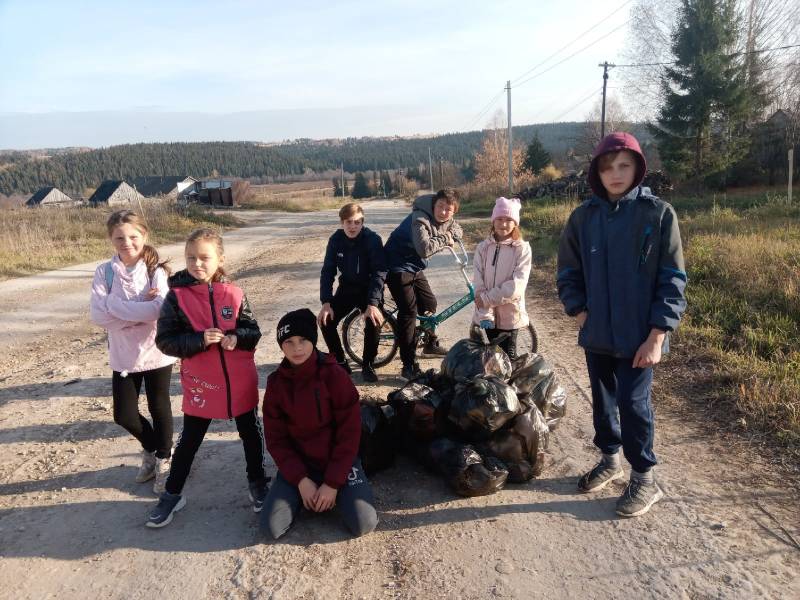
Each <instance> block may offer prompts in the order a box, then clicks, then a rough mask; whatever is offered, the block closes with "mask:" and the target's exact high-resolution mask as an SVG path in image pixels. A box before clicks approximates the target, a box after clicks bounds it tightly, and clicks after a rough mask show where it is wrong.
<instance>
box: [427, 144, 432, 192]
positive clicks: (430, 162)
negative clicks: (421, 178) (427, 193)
mask: <svg viewBox="0 0 800 600" xmlns="http://www.w3.org/2000/svg"><path fill="white" fill-rule="evenodd" d="M428 173H429V174H430V176H431V193H433V159H431V147H430V146H428Z"/></svg>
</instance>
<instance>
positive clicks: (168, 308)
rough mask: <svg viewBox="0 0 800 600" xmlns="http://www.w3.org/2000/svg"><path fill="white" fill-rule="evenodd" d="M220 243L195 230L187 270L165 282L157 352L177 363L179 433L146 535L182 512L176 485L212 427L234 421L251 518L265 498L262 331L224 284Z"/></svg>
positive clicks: (236, 290)
mask: <svg viewBox="0 0 800 600" xmlns="http://www.w3.org/2000/svg"><path fill="white" fill-rule="evenodd" d="M224 260H225V254H224V249H223V246H222V238H221V237H220V235H219V234H218V233H217V232H215V231H213V230H211V229H198V230H197V231H194V232H193V233H192V234H191V235H190V236H189V239H188V240H187V241H186V270H184V271H179V272H178V273H176V274H175V275H174V276H173V277H170V279H169V287H170V291H169V293H168V294H167V297H166V299H165V300H164V305H163V306H162V308H161V316H159V318H158V329H157V333H156V345H157V346H158V349H159V350H161V351H162V352H163V353H164V354H167V355H169V356H177V357H179V358H181V386H182V387H183V413H184V417H183V431H182V432H181V435H180V437H179V438H178V444H177V446H176V447H175V452H174V454H173V457H172V466H171V468H170V472H169V477H168V478H167V482H166V486H165V487H166V491H164V493H163V494H161V496H160V497H159V501H158V505H157V506H156V507H155V508H154V509H153V511H152V512H151V513H150V517H149V519H148V521H147V526H148V527H164V526H165V525H169V523H170V521H172V516H173V514H174V513H175V512H177V511H179V510H180V509H181V508H183V507H184V506H185V505H186V498H185V497H184V496H183V495H182V493H181V492H182V491H183V484H184V483H185V482H186V478H187V477H188V475H189V469H190V468H191V466H192V461H193V460H194V455H195V454H196V453H197V450H198V449H199V448H200V444H201V442H202V441H203V437H205V434H206V431H208V426H209V425H210V424H211V420H212V419H235V420H236V429H237V430H238V431H239V437H240V438H241V439H242V444H243V445H244V456H245V460H246V462H247V479H248V482H249V487H250V500H251V501H252V502H253V510H254V511H255V512H259V511H260V510H261V507H262V505H263V502H264V497H265V496H266V491H267V477H266V474H265V472H264V436H263V433H262V429H261V423H260V421H259V419H258V414H257V405H258V374H257V373H256V364H255V360H254V358H253V355H254V351H255V348H256V344H257V343H258V340H259V339H260V338H261V331H260V330H259V328H258V323H257V322H256V320H255V317H254V316H253V313H252V311H251V310H250V305H249V303H248V302H247V298H246V297H245V295H244V292H242V290H241V289H240V288H238V287H236V286H235V285H233V284H232V283H230V282H229V281H228V280H227V279H226V277H225V271H224V270H223V269H222V263H223V262H224Z"/></svg>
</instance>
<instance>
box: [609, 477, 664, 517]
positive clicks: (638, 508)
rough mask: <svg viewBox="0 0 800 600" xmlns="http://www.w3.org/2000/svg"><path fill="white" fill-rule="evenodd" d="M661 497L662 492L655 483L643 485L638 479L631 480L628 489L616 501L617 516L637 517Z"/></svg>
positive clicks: (662, 495)
mask: <svg viewBox="0 0 800 600" xmlns="http://www.w3.org/2000/svg"><path fill="white" fill-rule="evenodd" d="M663 497H664V492H663V491H661V488H660V487H658V484H657V483H656V482H655V481H653V482H652V483H645V482H643V481H639V480H638V479H631V480H630V482H629V483H628V487H626V488H625V491H624V492H622V496H620V497H619V500H617V514H618V515H619V516H620V517H639V516H641V515H643V514H644V513H646V512H647V511H648V510H650V507H651V506H653V504H655V503H656V502H658V501H659V500H661V499H662V498H663Z"/></svg>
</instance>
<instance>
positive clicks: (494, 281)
mask: <svg viewBox="0 0 800 600" xmlns="http://www.w3.org/2000/svg"><path fill="white" fill-rule="evenodd" d="M498 254H500V244H495V247H494V258H493V259H492V266H493V267H494V272H493V273H492V287H493V288H495V287H497V255H498Z"/></svg>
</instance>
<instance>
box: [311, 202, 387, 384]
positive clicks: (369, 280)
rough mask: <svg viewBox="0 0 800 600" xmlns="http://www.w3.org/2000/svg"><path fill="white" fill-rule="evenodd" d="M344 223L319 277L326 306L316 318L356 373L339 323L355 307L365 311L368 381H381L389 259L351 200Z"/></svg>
mask: <svg viewBox="0 0 800 600" xmlns="http://www.w3.org/2000/svg"><path fill="white" fill-rule="evenodd" d="M339 220H340V221H341V222H342V228H341V229H337V230H336V232H335V233H334V234H333V235H332V236H331V237H330V239H329V240H328V248H327V250H326V251H325V261H324V262H323V264H322V272H321V273H320V276H319V299H320V302H322V309H321V310H320V311H319V315H317V322H318V323H319V326H320V329H322V337H323V338H325V343H326V344H327V345H328V350H329V351H330V353H331V354H333V355H334V356H335V357H336V362H338V363H339V364H340V365H341V366H342V367H343V368H344V369H345V371H347V372H348V373H350V372H351V370H350V366H349V365H348V364H347V359H346V358H345V356H344V349H343V348H342V341H341V340H340V339H339V332H338V331H337V327H338V326H339V323H340V322H341V320H342V319H344V318H345V317H346V316H347V315H348V314H349V313H350V311H352V310H353V309H354V308H358V309H359V310H361V312H362V313H363V315H364V321H365V325H364V351H363V352H364V353H363V354H362V359H363V363H364V366H363V368H362V371H361V376H362V378H363V379H364V381H377V380H378V376H377V375H376V374H375V368H374V366H373V362H374V361H375V356H377V354H378V340H379V337H378V336H379V332H380V327H381V325H382V324H383V315H382V314H381V309H380V307H381V305H382V304H383V285H384V281H385V280H386V259H385V257H384V254H383V241H382V240H381V238H380V236H379V235H378V234H377V233H375V232H374V231H372V230H370V229H369V228H368V227H364V211H363V210H362V208H361V206H359V205H358V204H355V203H353V202H351V203H350V204H345V205H344V206H343V207H342V208H341V209H340V210H339ZM337 271H338V272H339V285H338V287H337V288H336V293H335V294H334V293H333V280H334V279H335V278H336V272H337Z"/></svg>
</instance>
